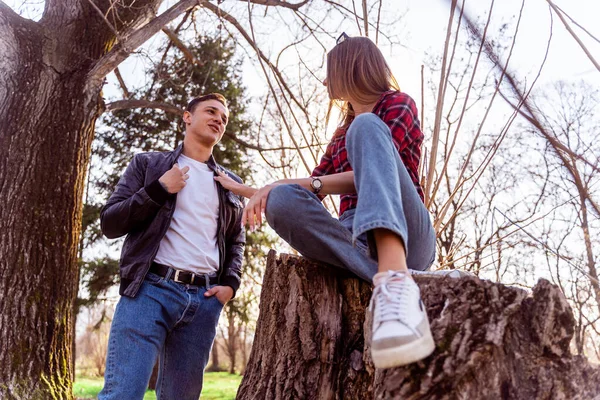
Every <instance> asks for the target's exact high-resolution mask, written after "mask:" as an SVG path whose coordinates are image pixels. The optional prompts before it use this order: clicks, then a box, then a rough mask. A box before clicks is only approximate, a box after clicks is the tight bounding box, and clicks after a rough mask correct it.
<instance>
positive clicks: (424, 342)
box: [369, 271, 435, 368]
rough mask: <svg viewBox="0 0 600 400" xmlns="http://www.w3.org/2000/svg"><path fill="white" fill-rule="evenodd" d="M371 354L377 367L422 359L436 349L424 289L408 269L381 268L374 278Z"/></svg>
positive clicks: (386, 366) (388, 366)
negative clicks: (424, 301)
mask: <svg viewBox="0 0 600 400" xmlns="http://www.w3.org/2000/svg"><path fill="white" fill-rule="evenodd" d="M373 280H374V283H375V289H374V290H373V296H372V297H371V304H370V306H369V307H370V309H371V310H372V311H373V337H372V341H371V356H372V358H373V364H375V367H376V368H391V367H398V366H401V365H407V364H410V363H413V362H415V361H419V360H422V359H423V358H425V357H427V356H429V355H430V354H431V353H433V351H434V350H435V343H434V342H433V337H432V336H431V329H430V328H429V319H428V318H427V312H426V311H425V306H424V305H423V302H422V301H421V292H420V291H419V287H418V286H417V284H416V283H415V281H414V280H413V279H412V278H411V276H410V275H409V274H408V273H406V272H401V271H387V272H380V273H378V274H377V275H375V277H374V278H373Z"/></svg>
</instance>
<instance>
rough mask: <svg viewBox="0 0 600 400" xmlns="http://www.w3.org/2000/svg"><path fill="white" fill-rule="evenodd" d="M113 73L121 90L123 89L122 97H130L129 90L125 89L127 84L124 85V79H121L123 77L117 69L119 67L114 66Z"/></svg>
mask: <svg viewBox="0 0 600 400" xmlns="http://www.w3.org/2000/svg"><path fill="white" fill-rule="evenodd" d="M114 72H115V75H116V76H117V80H118V81H119V85H120V86H121V90H122V91H123V97H125V98H126V99H128V98H130V97H131V93H129V90H128V89H127V85H125V81H124V80H123V77H122V76H121V72H120V71H119V67H117V68H115V71H114Z"/></svg>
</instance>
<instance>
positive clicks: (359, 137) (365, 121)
mask: <svg viewBox="0 0 600 400" xmlns="http://www.w3.org/2000/svg"><path fill="white" fill-rule="evenodd" d="M386 132H387V133H388V135H389V136H391V133H390V132H389V128H388V126H387V125H386V124H385V123H384V122H383V121H382V120H381V118H379V117H378V116H377V115H375V114H373V113H364V114H360V115H357V116H356V117H355V118H354V121H352V123H351V124H350V127H349V128H348V133H347V134H346V146H347V147H351V146H353V145H355V144H356V143H358V142H361V141H364V140H369V141H372V140H373V134H374V133H386Z"/></svg>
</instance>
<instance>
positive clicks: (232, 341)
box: [225, 311, 238, 374]
mask: <svg viewBox="0 0 600 400" xmlns="http://www.w3.org/2000/svg"><path fill="white" fill-rule="evenodd" d="M237 332H238V331H237V329H236V326H235V314H234V313H233V312H232V311H230V312H229V313H227V339H226V341H225V344H226V345H227V355H228V356H229V373H230V374H235V364H236V361H237V341H238V340H237V339H238V338H237Z"/></svg>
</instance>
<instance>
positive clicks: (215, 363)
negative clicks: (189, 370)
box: [206, 339, 223, 372]
mask: <svg viewBox="0 0 600 400" xmlns="http://www.w3.org/2000/svg"><path fill="white" fill-rule="evenodd" d="M210 360H211V361H210V362H211V364H210V365H209V366H208V368H207V369H206V371H208V372H221V371H223V369H222V368H221V367H220V366H219V346H218V343H217V341H216V339H215V342H214V343H213V347H212V349H211V351H210Z"/></svg>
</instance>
